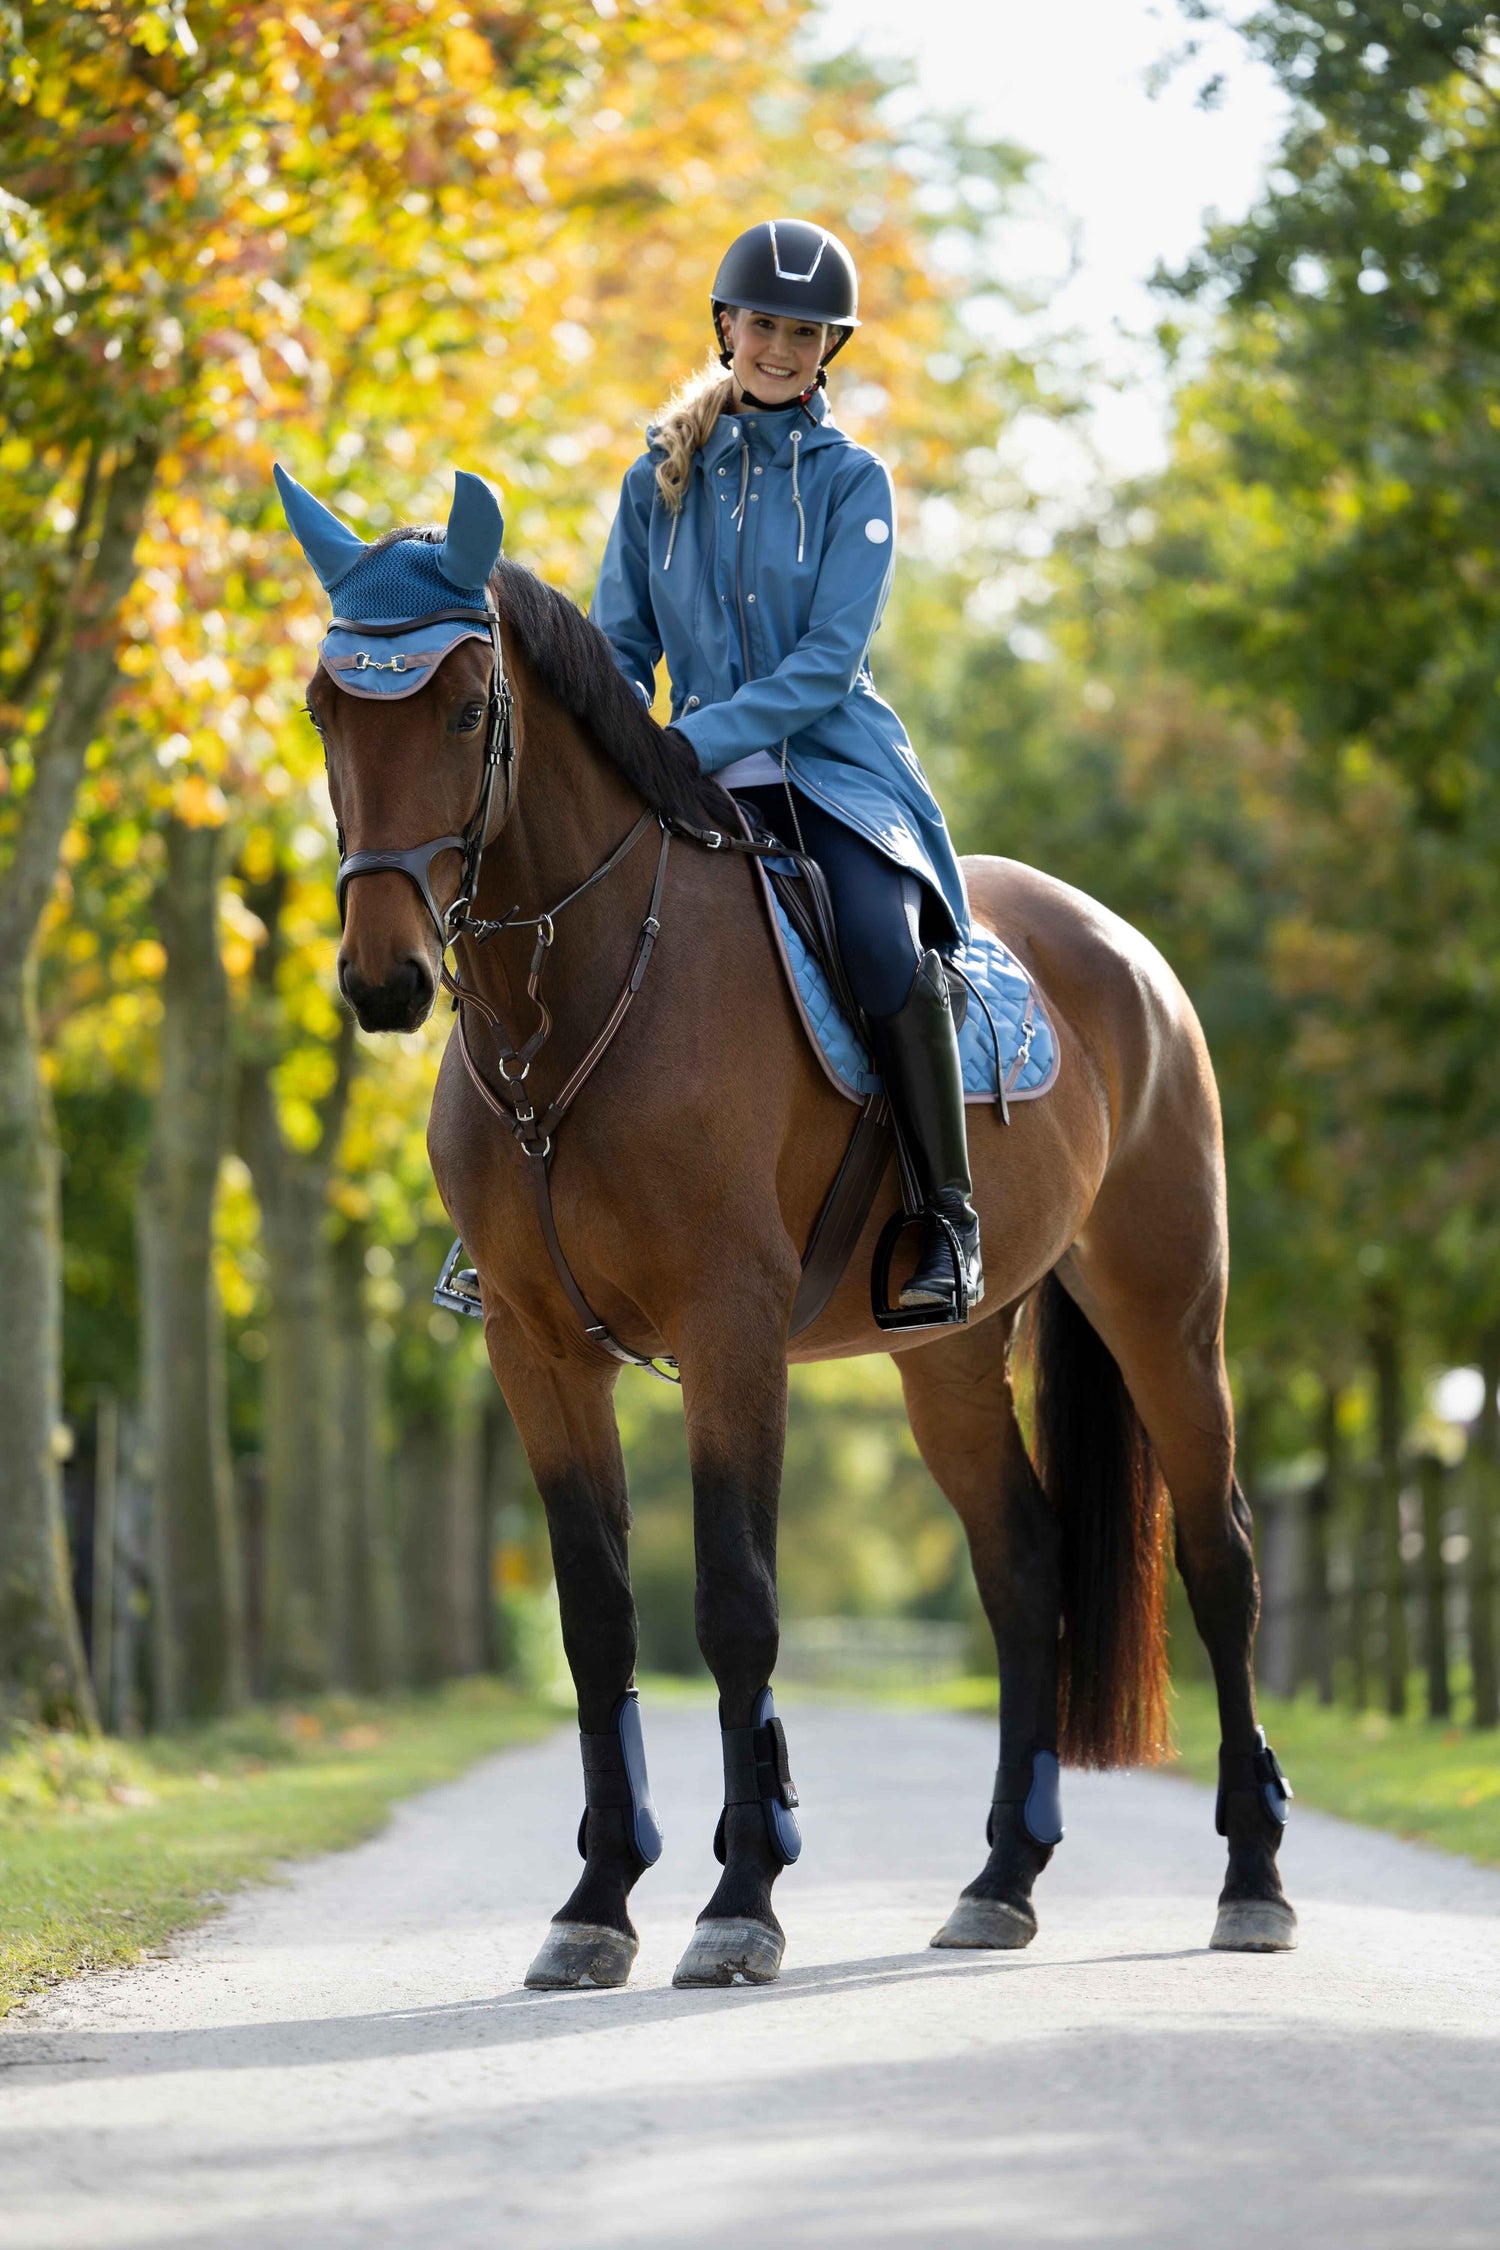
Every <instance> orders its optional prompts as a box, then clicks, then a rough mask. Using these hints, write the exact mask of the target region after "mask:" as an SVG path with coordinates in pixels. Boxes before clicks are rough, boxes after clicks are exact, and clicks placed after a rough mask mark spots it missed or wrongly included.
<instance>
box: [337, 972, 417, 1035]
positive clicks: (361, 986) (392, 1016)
mask: <svg viewBox="0 0 1500 2250" xmlns="http://www.w3.org/2000/svg"><path fill="white" fill-rule="evenodd" d="M338 977H339V984H340V986H341V987H342V989H343V994H344V998H345V999H346V1000H347V1001H348V1003H349V1005H350V1007H351V1008H352V1009H353V1010H354V1013H355V1014H356V1016H358V1018H359V1020H360V1023H361V1025H362V1027H363V1028H364V1029H365V1030H366V1031H411V1030H414V1029H415V1027H416V1026H417V1025H418V1024H419V1023H420V1022H421V1021H422V1018H423V1017H424V1016H425V1015H426V1013H427V1011H428V1009H429V1008H430V1007H431V1005H432V1001H433V995H434V992H435V990H436V987H435V985H434V983H433V977H432V971H431V970H430V969H429V968H428V966H427V963H426V962H425V961H424V960H422V959H421V958H420V956H419V955H417V954H414V953H409V954H408V955H407V957H406V959H405V960H404V961H401V962H398V963H397V965H396V966H395V968H393V969H392V971H391V973H390V975H389V976H388V977H386V978H385V980H384V981H383V982H382V983H380V984H375V983H373V982H372V981H371V980H370V979H369V978H368V977H364V976H361V975H360V973H359V971H358V970H357V969H356V968H354V967H353V966H352V965H351V964H350V963H349V962H347V961H340V963H339V969H338Z"/></svg>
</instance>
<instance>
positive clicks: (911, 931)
mask: <svg viewBox="0 0 1500 2250" xmlns="http://www.w3.org/2000/svg"><path fill="white" fill-rule="evenodd" d="M735 795H736V796H737V797H740V798H743V800H744V802H745V803H746V804H747V805H752V806H753V807H754V808H755V811H756V813H757V814H758V816H759V818H760V820H761V822H762V823H763V825H764V826H765V827H767V828H769V829H770V830H771V831H772V833H773V834H774V835H777V836H779V837H781V839H782V840H783V842H785V843H788V844H793V845H795V844H797V843H798V842H799V838H798V835H797V832H796V831H797V828H800V829H801V837H800V844H801V848H802V849H804V850H805V851H807V852H809V853H810V854H811V856H812V857H813V858H814V859H815V860H816V861H817V863H818V865H819V866H820V867H821V868H822V870H823V874H824V877H825V878H826V880H827V883H828V889H829V892H830V894H831V895H832V898H833V918H834V923H835V925H836V927H837V930H838V939H839V950H840V952H841V953H842V954H843V956H844V967H845V969H846V970H847V972H848V976H849V982H850V985H851V986H852V987H853V991H854V997H855V999H856V1000H857V1001H858V1002H859V1004H860V1006H861V1007H862V1008H863V1009H864V1011H865V1013H866V1014H867V1015H870V1016H893V1015H895V1013H896V1011H897V1010H898V1009H899V1008H900V1007H901V1006H902V1005H903V1003H904V1002H905V999H906V996H907V994H908V993H909V992H910V990H911V986H912V979H913V977H914V976H915V975H916V973H917V964H918V963H919V962H920V960H921V958H922V939H921V923H922V886H921V884H920V883H919V882H918V880H917V878H916V877H915V875H908V874H907V873H906V872H905V870H904V869H903V868H900V867H898V866H897V865H896V864H895V862H894V860H889V859H887V858H886V857H885V854H884V853H883V852H879V851H877V850H876V849H875V846H874V845H873V844H870V843H867V842H866V841H865V839H864V837H863V836H861V835H860V834H859V832H858V830H857V829H854V828H846V827H845V825H844V823H843V822H842V821H841V820H835V819H834V817H833V815H832V813H828V812H825V811H824V810H823V807H822V806H821V805H819V804H815V803H814V802H813V800H812V798H810V797H808V796H805V795H804V794H803V792H802V791H801V790H800V789H792V790H790V791H789V790H787V789H784V788H782V787H781V786H780V785H779V784H772V783H765V784H764V785H762V786H760V787H758V788H754V789H737V790H736V791H735ZM789 795H790V796H791V798H792V800H793V806H794V808H795V812H796V825H795V826H794V825H793V822H792V817H791V813H790V812H789V810H788V807H787V798H788V796H789Z"/></svg>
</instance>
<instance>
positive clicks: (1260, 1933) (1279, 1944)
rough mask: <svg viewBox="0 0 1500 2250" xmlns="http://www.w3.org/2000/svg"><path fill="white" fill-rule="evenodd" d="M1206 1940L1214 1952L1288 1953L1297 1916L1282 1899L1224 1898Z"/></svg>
mask: <svg viewBox="0 0 1500 2250" xmlns="http://www.w3.org/2000/svg"><path fill="white" fill-rule="evenodd" d="M1208 1942H1209V1945H1210V1947H1211V1948H1212V1950H1213V1951H1214V1952H1215V1953H1291V1952H1293V1951H1295V1949H1296V1944H1297V1917H1296V1915H1295V1914H1294V1913H1293V1911H1292V1909H1291V1907H1289V1906H1288V1905H1287V1902H1286V1900H1285V1899H1284V1898H1231V1899H1226V1900H1225V1902H1224V1904H1223V1905H1222V1906H1221V1907H1220V1908H1219V1919H1218V1920H1217V1922H1215V1924H1214V1934H1213V1936H1212V1937H1211V1938H1210V1939H1209V1941H1208Z"/></svg>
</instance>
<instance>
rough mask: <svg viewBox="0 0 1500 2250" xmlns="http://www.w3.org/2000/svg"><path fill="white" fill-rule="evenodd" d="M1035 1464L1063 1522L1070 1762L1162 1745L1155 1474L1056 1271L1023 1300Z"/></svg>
mask: <svg viewBox="0 0 1500 2250" xmlns="http://www.w3.org/2000/svg"><path fill="white" fill-rule="evenodd" d="M1031 1320H1032V1334H1033V1347H1032V1350H1033V1365H1034V1369H1035V1377H1036V1452H1037V1470H1038V1474H1039V1475H1040V1477H1041V1480H1042V1486H1043V1489H1044V1490H1045V1492H1046V1494H1047V1497H1048V1499H1049V1500H1050V1501H1051V1503H1052V1505H1053V1507H1054V1508H1055V1509H1056V1511H1057V1516H1058V1520H1059V1523H1060V1524H1061V1526H1062V1643H1061V1646H1060V1648H1059V1650H1058V1725H1059V1730H1060V1731H1059V1738H1058V1747H1059V1750H1060V1752H1061V1754H1062V1756H1063V1757H1064V1758H1065V1759H1067V1760H1068V1761H1069V1762H1070V1763H1072V1764H1074V1765H1080V1766H1129V1765H1143V1764H1152V1763H1154V1762H1155V1761H1156V1760H1157V1759H1158V1758H1160V1757H1162V1756H1163V1755H1164V1754H1165V1751H1166V1748H1167V1635H1166V1523H1167V1507H1166V1488H1165V1486H1164V1484H1163V1482H1162V1478H1161V1472H1160V1470H1159V1469H1158V1467H1157V1465H1156V1455H1155V1453H1154V1451H1153V1449H1152V1445H1151V1440H1150V1438H1149V1437H1148V1436H1147V1434H1146V1431H1145V1428H1144V1426H1143V1424H1142V1422H1141V1418H1140V1416H1139V1415H1138V1414H1137V1413H1136V1410H1135V1405H1134V1402H1133V1400H1132V1399H1131V1396H1130V1393H1129V1392H1128V1391H1127V1390H1126V1388H1125V1383H1124V1379H1123V1377H1122V1376H1121V1374H1120V1370H1119V1368H1118V1367H1117V1366H1116V1365H1115V1362H1114V1359H1113V1357H1112V1355H1111V1354H1110V1353H1109V1352H1108V1351H1107V1350H1106V1349H1105V1347H1104V1345H1103V1344H1102V1343H1101V1341H1100V1339H1099V1337H1098V1335H1097V1334H1096V1333H1095V1331H1094V1329H1093V1327H1092V1326H1091V1325H1090V1323H1089V1322H1088V1321H1087V1320H1086V1319H1085V1318H1084V1315H1083V1314H1082V1313H1081V1312H1080V1311H1079V1309H1078V1307H1077V1306H1076V1305H1075V1304H1074V1302H1073V1300H1072V1298H1071V1297H1070V1296H1069V1295H1068V1293H1067V1291H1066V1290H1065V1289H1064V1288H1063V1286H1062V1283H1061V1282H1060V1281H1059V1280H1058V1278H1057V1276H1056V1274H1049V1275H1048V1276H1047V1278H1046V1280H1045V1281H1044V1282H1043V1283H1042V1285H1041V1288H1040V1289H1039V1290H1038V1291H1037V1293H1036V1296H1035V1298H1034V1299H1033V1301H1032V1307H1031Z"/></svg>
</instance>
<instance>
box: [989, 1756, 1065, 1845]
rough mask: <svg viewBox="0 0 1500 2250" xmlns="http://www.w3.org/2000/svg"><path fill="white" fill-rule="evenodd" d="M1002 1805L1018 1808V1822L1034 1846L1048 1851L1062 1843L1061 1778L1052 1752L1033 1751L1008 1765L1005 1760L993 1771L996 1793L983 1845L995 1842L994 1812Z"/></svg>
mask: <svg viewBox="0 0 1500 2250" xmlns="http://www.w3.org/2000/svg"><path fill="white" fill-rule="evenodd" d="M1001 1805H1019V1806H1020V1808H1021V1822H1022V1825H1023V1827H1024V1828H1025V1830H1026V1833H1027V1835H1028V1836H1029V1837H1030V1838H1031V1841H1032V1842H1033V1843H1034V1844H1040V1845H1041V1846H1042V1848H1043V1850H1046V1851H1050V1850H1051V1848H1052V1846H1053V1845H1054V1844H1060V1843H1061V1842H1062V1840H1063V1833H1064V1831H1063V1820H1062V1776H1061V1773H1060V1771H1059V1768H1058V1763H1057V1752H1056V1751H1055V1750H1034V1751H1033V1752H1032V1754H1031V1756H1030V1757H1029V1758H1022V1759H1017V1760H1016V1761H1015V1762H1014V1763H1007V1762H1006V1761H1005V1760H1004V1759H1002V1760H1001V1762H1000V1764H999V1765H998V1766H996V1768H995V1792H994V1796H993V1797H992V1799H991V1801H990V1817H989V1820H988V1822H987V1823H986V1826H985V1831H984V1834H985V1841H986V1843H989V1844H993V1843H994V1841H995V1812H996V1809H997V1807H999V1806H1001Z"/></svg>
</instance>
